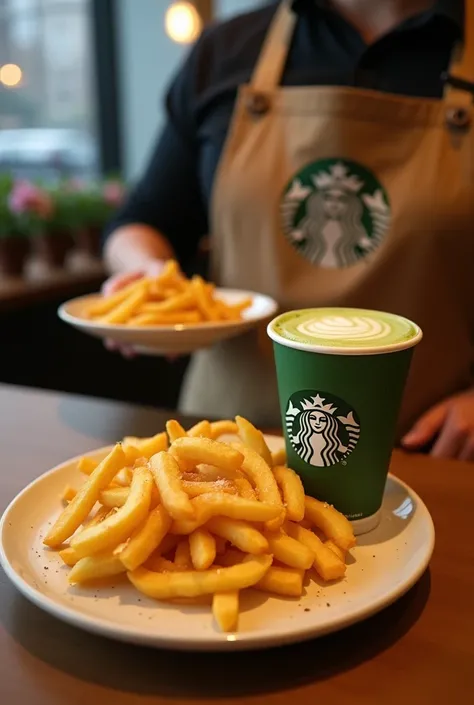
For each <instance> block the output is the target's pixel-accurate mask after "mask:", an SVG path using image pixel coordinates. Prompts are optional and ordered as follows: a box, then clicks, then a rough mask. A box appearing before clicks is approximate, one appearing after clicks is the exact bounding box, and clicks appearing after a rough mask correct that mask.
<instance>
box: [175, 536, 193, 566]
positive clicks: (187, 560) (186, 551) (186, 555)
mask: <svg viewBox="0 0 474 705" xmlns="http://www.w3.org/2000/svg"><path fill="white" fill-rule="evenodd" d="M174 564H175V565H176V566H177V567H178V568H179V569H180V570H189V569H190V568H191V552H190V548H189V541H188V539H187V538H185V539H181V541H180V542H179V543H178V545H177V546H176V552H175V554H174Z"/></svg>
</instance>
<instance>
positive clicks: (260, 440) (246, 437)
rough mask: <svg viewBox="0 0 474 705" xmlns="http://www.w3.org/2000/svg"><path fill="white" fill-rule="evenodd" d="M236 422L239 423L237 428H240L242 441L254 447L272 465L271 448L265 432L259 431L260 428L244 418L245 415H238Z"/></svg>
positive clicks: (249, 446)
mask: <svg viewBox="0 0 474 705" xmlns="http://www.w3.org/2000/svg"><path fill="white" fill-rule="evenodd" d="M235 422H236V424H237V428H238V429H239V436H240V439H241V441H242V443H243V444H244V445H246V446H248V448H252V449H253V450H254V451H256V452H257V453H258V454H259V455H261V456H262V458H263V459H264V461H265V462H266V463H267V465H269V466H270V467H272V465H273V462H272V454H271V453H270V449H269V447H268V446H267V444H266V442H265V438H264V437H263V433H262V432H261V431H259V430H258V428H255V426H254V425H253V424H251V423H250V421H247V419H244V418H243V416H236V417H235Z"/></svg>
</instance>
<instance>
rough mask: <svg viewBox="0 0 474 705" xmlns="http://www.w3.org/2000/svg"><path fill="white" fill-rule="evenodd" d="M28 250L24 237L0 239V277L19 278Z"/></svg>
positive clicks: (28, 244)
mask: <svg viewBox="0 0 474 705" xmlns="http://www.w3.org/2000/svg"><path fill="white" fill-rule="evenodd" d="M29 250H30V243H29V241H28V240H27V239H26V238H24V237H16V236H14V235H12V236H11V237H5V238H0V277H1V276H5V277H21V276H22V274H23V269H24V266H25V262H26V259H27V257H28V253H29Z"/></svg>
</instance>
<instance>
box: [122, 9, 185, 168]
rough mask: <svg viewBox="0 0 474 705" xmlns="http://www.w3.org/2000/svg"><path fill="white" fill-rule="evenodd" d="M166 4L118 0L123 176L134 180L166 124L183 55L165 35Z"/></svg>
mask: <svg viewBox="0 0 474 705" xmlns="http://www.w3.org/2000/svg"><path fill="white" fill-rule="evenodd" d="M168 6H169V3H168V2H167V1H166V0H117V11H118V54H119V75H120V90H121V102H122V108H121V110H122V132H123V153H124V162H125V176H126V177H127V178H129V179H134V178H136V176H137V175H138V174H139V173H140V171H141V169H142V168H143V166H144V163H145V162H146V160H147V158H148V155H149V153H150V149H151V146H152V144H153V141H154V139H155V137H156V135H157V133H158V130H159V129H160V126H161V125H162V121H163V115H164V113H163V95H164V92H165V90H166V88H167V86H168V84H169V81H170V80H171V77H172V75H173V74H174V72H175V71H176V70H177V68H178V66H179V64H180V62H181V60H182V59H183V57H184V55H185V53H186V52H187V51H188V48H187V47H186V46H182V45H179V44H176V43H175V42H173V41H171V39H169V38H168V36H167V35H166V32H165V29H164V18H165V12H166V9H167V7H168Z"/></svg>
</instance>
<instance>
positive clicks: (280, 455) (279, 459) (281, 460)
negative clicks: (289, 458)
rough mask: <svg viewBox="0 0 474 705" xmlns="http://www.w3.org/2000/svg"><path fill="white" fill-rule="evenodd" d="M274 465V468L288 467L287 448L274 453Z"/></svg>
mask: <svg viewBox="0 0 474 705" xmlns="http://www.w3.org/2000/svg"><path fill="white" fill-rule="evenodd" d="M272 465H273V467H275V466H277V465H286V450H285V448H280V450H276V451H274V452H273V453H272Z"/></svg>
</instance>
